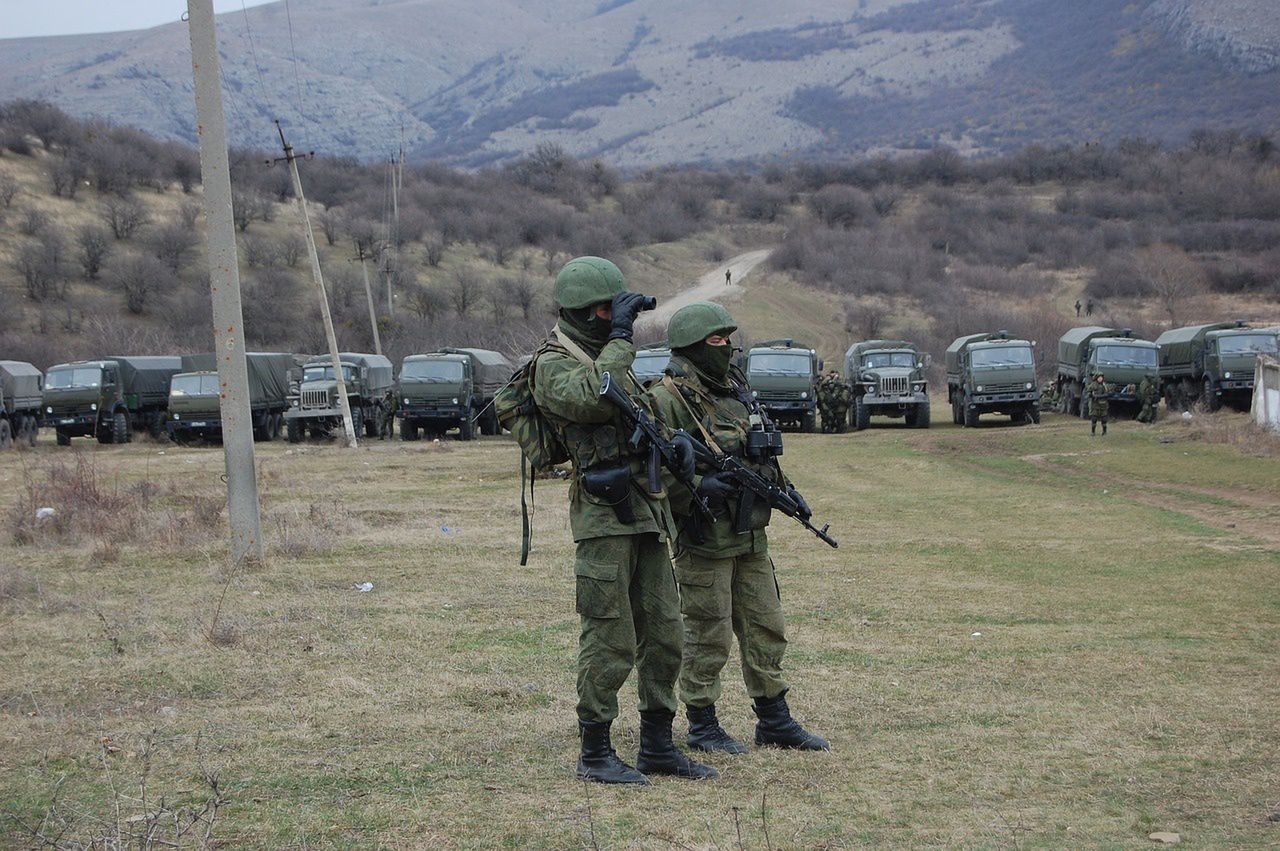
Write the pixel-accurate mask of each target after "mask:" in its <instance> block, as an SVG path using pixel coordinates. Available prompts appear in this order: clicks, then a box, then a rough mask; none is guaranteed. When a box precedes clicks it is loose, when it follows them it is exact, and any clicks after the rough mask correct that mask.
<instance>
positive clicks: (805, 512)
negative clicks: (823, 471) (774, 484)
mask: <svg viewBox="0 0 1280 851" xmlns="http://www.w3.org/2000/svg"><path fill="white" fill-rule="evenodd" d="M787 496H789V497H791V499H792V500H793V501H794V502H795V504H796V507H797V508H798V509H799V511H800V516H801V517H803V518H804V519H805V520H808V519H809V518H810V517H812V516H813V509H812V508H810V507H809V503H807V502H805V501H804V497H802V496H801V495H800V491H798V490H796V489H795V486H794V485H793V486H790V487H788V488H787Z"/></svg>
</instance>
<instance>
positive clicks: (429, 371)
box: [396, 349, 515, 440]
mask: <svg viewBox="0 0 1280 851" xmlns="http://www.w3.org/2000/svg"><path fill="white" fill-rule="evenodd" d="M514 371H515V369H514V367H512V365H511V361H509V360H507V359H506V358H505V357H504V356H502V355H501V354H499V353H498V352H494V351H490V350H488V349H440V350H439V351H435V352H430V353H428V354H423V355H410V356H409V357H407V358H405V359H404V362H403V363H402V364H401V365H400V380H399V382H398V387H397V390H398V394H397V395H398V396H399V399H400V404H399V406H398V409H397V411H396V416H398V417H399V418H400V439H401V440H417V439H418V437H419V434H420V433H421V432H425V433H426V434H428V435H431V436H439V435H443V434H444V433H445V432H447V431H449V430H450V429H454V428H456V429H457V430H458V436H459V437H460V438H461V439H462V440H473V439H475V436H476V426H477V425H479V428H480V433H481V434H498V433H500V432H501V430H502V428H501V426H499V425H498V415H497V414H496V413H495V412H494V409H493V405H491V404H490V403H491V402H492V401H493V396H494V394H495V393H497V392H498V391H499V390H501V389H502V388H503V387H504V386H505V385H506V383H507V381H508V380H510V378H511V373H512V372H514Z"/></svg>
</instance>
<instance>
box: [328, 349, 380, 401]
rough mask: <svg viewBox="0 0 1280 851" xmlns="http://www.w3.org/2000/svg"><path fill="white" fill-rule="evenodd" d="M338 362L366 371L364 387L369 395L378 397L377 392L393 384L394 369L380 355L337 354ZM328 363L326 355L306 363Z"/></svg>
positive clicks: (363, 353) (362, 353)
mask: <svg viewBox="0 0 1280 851" xmlns="http://www.w3.org/2000/svg"><path fill="white" fill-rule="evenodd" d="M338 360H340V361H342V362H343V363H349V364H354V365H355V366H362V367H364V368H365V370H366V373H367V375H366V382H365V384H366V387H367V388H368V390H369V393H370V395H371V396H372V395H380V393H379V391H383V390H386V389H387V388H389V387H391V386H392V385H393V384H395V367H393V366H392V365H391V361H389V360H387V359H386V358H385V357H383V356H382V355H371V354H368V353H365V352H339V353H338ZM329 362H330V357H329V356H328V355H316V356H315V357H312V358H308V359H307V363H308V364H313V363H323V364H327V363H329Z"/></svg>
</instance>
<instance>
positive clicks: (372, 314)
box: [360, 250, 382, 354]
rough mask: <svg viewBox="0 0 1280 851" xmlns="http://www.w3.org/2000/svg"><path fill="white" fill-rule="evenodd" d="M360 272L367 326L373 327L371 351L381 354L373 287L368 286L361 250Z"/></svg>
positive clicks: (367, 275) (366, 268) (367, 273)
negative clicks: (367, 313) (367, 303)
mask: <svg viewBox="0 0 1280 851" xmlns="http://www.w3.org/2000/svg"><path fill="white" fill-rule="evenodd" d="M360 271H361V272H364V297H365V299H366V300H367V301H368V302H369V324H370V325H371V326H373V350H374V351H375V352H377V353H378V354H382V337H381V335H379V334H378V314H377V312H376V311H375V310H374V309H373V287H371V286H370V285H369V264H368V263H367V262H365V259H364V251H363V250H361V252H360Z"/></svg>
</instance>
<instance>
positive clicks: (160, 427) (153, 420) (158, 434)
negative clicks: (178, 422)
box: [147, 411, 164, 440]
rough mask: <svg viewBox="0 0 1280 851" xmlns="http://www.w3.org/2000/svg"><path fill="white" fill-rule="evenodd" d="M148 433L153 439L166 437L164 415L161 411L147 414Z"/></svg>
mask: <svg viewBox="0 0 1280 851" xmlns="http://www.w3.org/2000/svg"><path fill="white" fill-rule="evenodd" d="M147 434H149V435H150V436H151V439H152V440H162V439H163V438H164V417H163V416H162V415H161V414H160V412H159V411H156V412H154V413H151V414H148V415H147Z"/></svg>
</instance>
